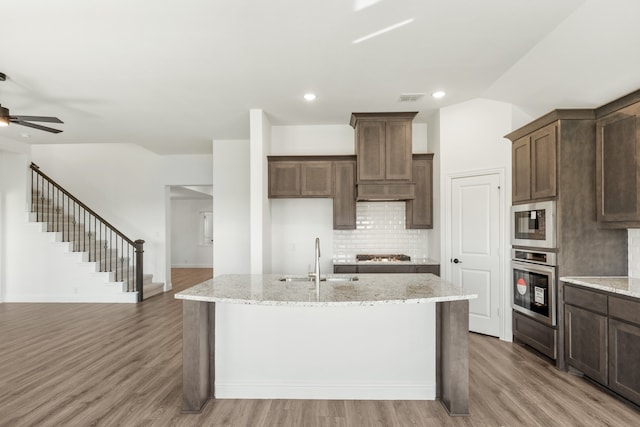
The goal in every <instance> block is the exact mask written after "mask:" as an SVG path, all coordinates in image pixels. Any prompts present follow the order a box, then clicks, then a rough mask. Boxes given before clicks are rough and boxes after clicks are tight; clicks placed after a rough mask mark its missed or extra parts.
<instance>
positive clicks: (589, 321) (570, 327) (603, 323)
mask: <svg viewBox="0 0 640 427" xmlns="http://www.w3.org/2000/svg"><path fill="white" fill-rule="evenodd" d="M564 319H565V320H564V322H565V323H564V327H565V336H564V338H565V352H566V361H567V363H568V364H569V365H570V366H572V367H574V368H575V369H577V370H579V371H581V372H583V373H584V374H585V375H587V376H588V377H590V378H592V379H594V380H596V381H598V382H599V383H601V384H604V385H606V384H607V379H608V378H607V316H605V315H602V314H598V313H594V312H592V311H589V310H584V309H582V308H579V307H575V306H573V305H568V304H567V305H565V308H564Z"/></svg>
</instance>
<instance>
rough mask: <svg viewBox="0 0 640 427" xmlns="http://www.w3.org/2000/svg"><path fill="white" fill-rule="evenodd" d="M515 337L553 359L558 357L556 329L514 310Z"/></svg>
mask: <svg viewBox="0 0 640 427" xmlns="http://www.w3.org/2000/svg"><path fill="white" fill-rule="evenodd" d="M513 337H514V338H515V339H516V340H518V341H520V342H523V343H525V344H527V345H528V346H529V347H531V348H533V349H536V350H538V351H539V352H540V353H542V354H544V355H545V356H547V357H550V358H551V359H555V358H556V330H555V328H554V327H553V326H549V325H545V324H543V323H540V322H538V321H536V320H534V319H532V318H531V317H529V316H525V315H524V314H521V313H519V312H517V311H515V310H514V311H513Z"/></svg>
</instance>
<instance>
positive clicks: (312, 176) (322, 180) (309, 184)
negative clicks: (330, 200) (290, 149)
mask: <svg viewBox="0 0 640 427" xmlns="http://www.w3.org/2000/svg"><path fill="white" fill-rule="evenodd" d="M268 161H269V197H270V198H284V197H332V196H333V162H332V161H330V160H319V159H318V158H314V157H288V156H269V158H268Z"/></svg>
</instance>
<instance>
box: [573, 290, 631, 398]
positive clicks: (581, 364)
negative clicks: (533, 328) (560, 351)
mask: <svg viewBox="0 0 640 427" xmlns="http://www.w3.org/2000/svg"><path fill="white" fill-rule="evenodd" d="M564 287H565V304H564V310H565V317H564V320H565V325H564V330H565V357H566V361H567V364H568V365H569V366H571V367H572V368H575V369H577V370H578V371H581V372H583V373H584V375H585V376H587V377H589V378H591V379H593V380H595V381H597V382H599V383H600V384H602V385H604V386H606V387H607V388H609V389H610V390H612V391H614V392H616V393H618V394H619V395H621V396H623V397H625V398H627V399H629V400H630V401H632V402H634V403H636V404H640V357H639V356H638V355H640V300H637V299H633V298H622V297H619V296H616V295H613V294H610V293H606V292H597V291H591V290H588V289H585V288H583V287H575V286H569V285H568V284H565V286H564ZM578 304H579V305H580V306H578Z"/></svg>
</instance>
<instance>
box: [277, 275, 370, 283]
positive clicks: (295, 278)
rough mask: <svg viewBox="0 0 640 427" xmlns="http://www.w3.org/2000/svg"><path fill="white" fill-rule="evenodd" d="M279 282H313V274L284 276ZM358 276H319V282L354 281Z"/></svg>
mask: <svg viewBox="0 0 640 427" xmlns="http://www.w3.org/2000/svg"><path fill="white" fill-rule="evenodd" d="M278 280H280V281H281V282H313V281H314V278H313V276H284V277H281V278H280V279H278ZM358 280H359V279H358V276H344V275H340V276H320V281H321V282H356V281H358Z"/></svg>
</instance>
